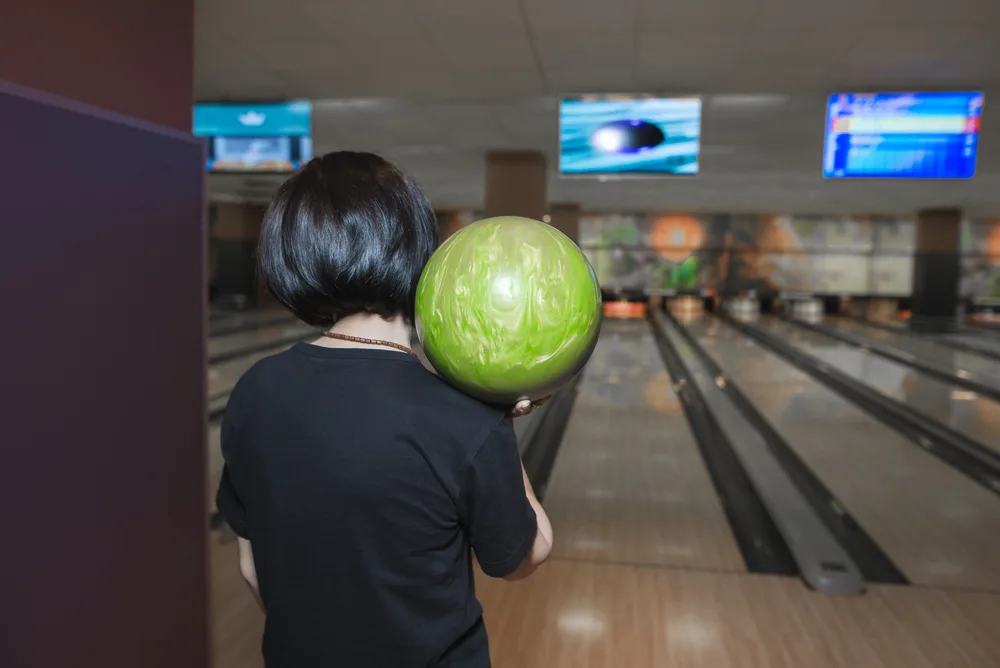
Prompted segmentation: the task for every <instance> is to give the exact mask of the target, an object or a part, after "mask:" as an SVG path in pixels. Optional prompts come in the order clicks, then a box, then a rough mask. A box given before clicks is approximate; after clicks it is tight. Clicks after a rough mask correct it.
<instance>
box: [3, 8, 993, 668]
mask: <svg viewBox="0 0 1000 668" xmlns="http://www.w3.org/2000/svg"><path fill="white" fill-rule="evenodd" d="M4 14H5V16H4V20H3V21H2V23H0V45H2V46H0V118H2V119H3V120H4V122H3V123H2V124H0V127H2V128H3V132H4V134H3V135H2V136H3V143H4V146H5V148H6V149H7V151H8V156H7V161H6V162H7V165H8V166H9V169H8V170H6V172H5V178H4V179H3V180H0V182H2V188H3V191H2V192H3V195H4V196H3V198H2V200H0V201H3V202H4V204H3V209H2V210H3V220H4V223H5V230H6V231H7V236H6V240H5V243H4V244H3V246H4V249H5V252H4V253H3V255H2V256H0V260H2V261H0V271H2V272H3V273H2V274H0V278H2V280H3V283H4V285H7V286H9V287H8V293H7V294H8V298H9V303H8V305H7V307H8V308H7V309H6V310H5V313H7V314H8V319H7V321H6V323H7V326H6V327H4V328H2V329H0V331H2V336H3V338H2V342H3V350H4V351H5V355H4V365H5V373H4V376H5V378H9V379H10V382H9V383H8V384H7V385H8V387H9V388H10V389H9V392H10V398H9V399H8V400H7V401H5V402H2V405H3V408H2V409H0V410H2V413H0V425H2V426H0V430H2V431H0V442H3V444H4V451H5V453H6V454H8V457H7V459H6V461H7V464H6V465H5V466H2V467H0V495H2V496H0V499H2V500H3V506H4V507H5V508H6V509H7V511H6V512H4V513H0V534H2V535H3V536H4V537H5V538H6V539H7V540H5V543H8V542H9V544H10V545H11V546H13V548H14V549H12V550H7V551H6V552H7V554H5V555H4V557H3V558H2V561H0V564H2V565H3V568H4V571H5V572H6V573H8V576H9V577H8V578H6V579H7V580H9V584H8V583H5V589H7V594H5V595H4V596H0V615H2V619H0V626H2V627H3V628H5V629H7V630H8V632H7V633H5V634H4V638H3V642H2V643H0V664H3V665H12V666H18V667H20V666H55V665H61V664H64V663H66V662H70V661H73V662H76V663H87V662H90V661H91V660H94V661H97V660H98V657H100V658H99V660H100V661H101V663H102V664H103V665H108V666H118V665H122V666H125V665H129V666H134V665H136V663H139V664H142V665H145V666H150V667H152V666H178V665H184V666H192V667H196V666H207V665H214V666H218V667H220V668H226V667H229V666H240V667H246V666H256V665H261V659H260V656H259V655H260V651H259V647H260V634H261V630H262V624H263V619H262V616H261V614H260V612H259V611H258V609H257V607H256V605H255V603H254V602H253V600H252V598H251V596H250V594H249V592H248V591H247V590H246V587H245V586H244V584H243V582H242V581H241V579H240V576H239V572H238V568H237V563H236V552H235V550H236V547H235V538H234V536H233V535H232V533H231V532H230V531H229V529H228V527H226V526H225V524H224V522H223V521H222V520H221V518H220V517H219V515H218V514H217V513H216V511H215V507H214V501H213V496H214V489H215V486H216V485H217V482H218V477H219V475H220V473H221V466H222V461H221V453H220V451H219V429H220V424H221V419H222V417H223V415H224V413H225V408H226V402H227V399H228V396H229V393H230V391H231V390H232V388H233V386H234V385H235V383H236V382H237V380H238V379H239V377H240V376H241V375H242V374H243V373H244V372H246V371H247V370H248V369H249V368H250V367H251V366H252V365H253V364H254V363H255V362H256V361H258V360H260V359H261V358H263V357H266V356H268V355H271V354H274V353H276V352H279V351H281V350H284V349H285V348H287V347H288V346H290V345H293V344H294V343H297V342H299V341H303V340H309V339H311V338H313V337H315V336H316V335H317V332H316V331H315V330H314V329H313V328H311V327H308V326H306V325H305V324H303V323H300V322H298V321H296V320H295V318H294V317H293V316H291V315H290V314H289V313H288V312H286V311H284V310H283V309H282V308H281V307H280V306H279V305H278V304H277V303H276V302H275V301H274V300H273V298H271V297H270V296H269V295H268V294H267V292H266V290H265V289H264V287H263V286H262V285H261V284H260V282H259V280H258V278H257V269H256V263H257V257H256V244H257V239H258V236H259V232H260V226H261V221H262V217H263V214H264V211H265V209H266V207H267V204H268V202H269V201H270V199H271V198H272V197H273V195H274V193H275V191H276V189H277V187H278V186H279V185H280V184H281V182H282V181H283V180H284V179H285V178H287V177H288V175H289V174H291V173H293V172H294V171H295V170H296V169H298V168H299V167H300V166H301V165H302V164H304V162H306V161H308V160H309V159H310V158H311V157H313V156H319V155H322V154H323V153H326V152H329V151H336V150H358V151H371V152H375V153H378V154H380V155H383V156H385V157H387V158H389V159H391V160H393V161H394V162H396V163H397V164H398V165H399V166H400V167H401V168H402V169H403V170H404V171H406V172H407V173H408V174H410V175H411V176H412V177H413V178H414V179H415V180H416V181H417V182H418V183H419V184H420V185H421V187H422V188H424V190H425V191H426V192H427V194H428V195H429V197H430V198H431V200H432V203H433V205H434V208H435V210H436V212H437V215H438V219H439V222H440V225H441V236H442V239H444V238H446V237H447V236H449V235H450V234H453V233H454V232H456V231H457V230H459V229H461V228H462V227H463V226H465V225H468V224H469V223H471V222H473V221H475V220H478V219H481V218H484V217H488V216H495V215H520V216H527V217H530V218H535V219H538V220H542V221H544V222H546V223H548V224H551V225H552V226H554V227H555V228H557V229H559V230H560V231H562V232H564V233H565V234H567V235H568V236H569V237H570V238H572V239H573V240H574V241H575V242H576V243H577V244H579V246H580V247H581V249H582V250H583V252H584V253H585V254H586V256H587V257H588V259H589V260H590V262H591V264H592V265H593V267H594V270H595V273H596V274H597V277H598V279H599V281H600V283H601V286H602V289H603V294H604V302H605V303H604V310H605V323H604V328H603V333H602V337H601V341H600V343H599V344H598V347H597V350H596V352H595V354H594V357H593V358H592V360H591V362H590V364H589V365H588V367H587V368H586V369H585V371H584V373H583V375H582V376H581V377H580V378H579V379H578V380H577V382H575V383H573V384H571V385H570V386H568V387H566V388H565V389H564V390H562V391H561V392H560V393H559V394H558V395H557V396H556V397H555V398H554V399H553V401H552V402H550V404H548V405H546V407H545V408H544V409H542V410H540V411H537V412H536V413H534V414H532V415H531V416H530V417H528V418H525V419H523V420H519V421H518V425H517V433H518V438H519V443H520V448H521V452H522V457H523V459H524V462H525V467H526V469H527V470H528V472H529V475H530V477H531V478H532V482H533V484H534V485H535V487H536V489H537V490H538V491H539V495H540V497H541V499H542V502H543V504H544V505H545V506H546V508H547V510H548V512H549V514H550V516H551V518H552V521H553V524H554V527H555V534H556V545H555V550H554V557H553V559H552V562H551V563H550V564H548V565H547V566H546V567H545V569H544V570H543V571H541V572H540V573H539V574H538V575H537V576H536V577H534V578H532V579H531V580H529V581H526V582H523V583H518V584H506V583H496V582H491V581H487V580H486V579H485V578H481V579H480V582H479V595H480V597H481V599H482V600H483V603H484V607H485V609H486V622H487V626H488V628H489V631H490V636H491V645H492V652H493V659H494V663H495V664H496V665H498V666H517V667H518V668H531V667H534V666H539V667H541V666H545V667H547V668H548V667H555V666H593V667H597V666H608V667H611V666H614V667H615V668H617V667H618V666H671V667H674V666H678V667H680V666H699V667H701V666H707V665H711V666H719V667H722V666H741V667H745V666H754V667H758V666H759V667H761V668H764V667H767V668H778V667H784V666H788V667H797V666H815V667H817V668H820V667H824V668H825V667H828V666H829V667H833V666H837V667H840V666H843V667H850V668H860V667H867V666H871V667H873V668H882V667H899V668H917V667H920V668H923V667H927V668H940V667H942V666H955V667H958V666H963V667H964V666H968V667H970V668H988V667H989V666H1000V639H998V637H997V635H996V633H995V627H996V624H997V622H998V621H1000V498H998V495H1000V198H998V194H997V193H1000V129H998V123H1000V121H995V120H994V114H993V113H992V111H991V110H992V106H991V105H992V102H991V101H992V99H993V96H994V95H996V94H998V91H1000V57H998V56H1000V52H998V47H997V46H996V40H995V38H994V33H995V32H996V29H997V27H998V26H1000V5H998V4H997V3H995V2H992V1H991V0H953V1H952V2H948V3H941V2H933V1H931V0H907V1H906V2H904V1H903V0H871V1H869V2H861V0H842V2H839V3H836V4H834V5H831V4H828V3H820V2H816V1H815V0H797V1H792V0H742V1H737V0H699V1H697V2H695V1H693V0H622V1H621V2H610V1H609V0H575V1H570V0H465V1H464V2H456V1H455V0H367V1H366V2H361V1H360V0H332V1H328V2H321V1H319V0H283V1H282V2H278V1H277V0H240V1H239V2H237V1H236V0H197V1H196V2H193V3H192V2H176V1H171V2H168V1H167V0H151V1H150V2H147V3H142V4H132V3H126V2H124V0H92V2H90V3H86V6H82V5H77V4H75V3H71V2H68V1H67V0H45V1H43V2H40V3H33V4H28V3H23V2H22V3H21V4H18V3H16V2H14V3H13V4H12V6H11V8H10V10H9V11H7V10H6V9H5V12H4ZM418 344H419V342H417V341H415V345H418ZM54 519H57V520H60V521H53V520H54ZM317 530H322V528H321V527H317ZM54 638H55V639H57V640H58V641H57V642H53V639H54Z"/></svg>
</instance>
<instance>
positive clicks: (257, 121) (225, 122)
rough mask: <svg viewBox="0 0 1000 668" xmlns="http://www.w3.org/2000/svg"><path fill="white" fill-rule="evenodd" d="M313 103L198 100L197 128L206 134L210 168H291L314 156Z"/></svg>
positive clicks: (223, 169)
mask: <svg viewBox="0 0 1000 668" xmlns="http://www.w3.org/2000/svg"><path fill="white" fill-rule="evenodd" d="M311 121H312V105H311V104H310V103H309V102H305V101H296V102H285V103H270V104H264V103H246V104H227V103H223V104H198V105H195V108H194V134H195V135H197V136H200V137H205V138H206V139H207V142H208V146H207V149H208V150H207V162H208V164H207V168H208V171H210V172H278V173H282V172H291V171H294V170H296V169H299V168H300V167H302V165H303V164H305V163H306V162H308V161H309V160H311V159H312V154H313V153H312V136H311Z"/></svg>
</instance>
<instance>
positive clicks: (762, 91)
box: [195, 0, 1000, 212]
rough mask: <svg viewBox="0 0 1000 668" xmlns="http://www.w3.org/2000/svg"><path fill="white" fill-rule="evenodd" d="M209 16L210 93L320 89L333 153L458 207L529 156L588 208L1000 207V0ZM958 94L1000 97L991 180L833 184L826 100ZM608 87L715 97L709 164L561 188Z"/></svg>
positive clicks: (322, 130) (201, 92)
mask: <svg viewBox="0 0 1000 668" xmlns="http://www.w3.org/2000/svg"><path fill="white" fill-rule="evenodd" d="M196 11H197V30H196V55H195V59H196V93H197V95H198V96H199V97H201V98H226V99H235V98H269V97H283V96H284V97H299V96H302V97H309V98H311V99H313V100H314V101H315V114H314V116H315V120H314V135H315V141H316V146H317V149H319V150H321V151H322V150H335V149H340V148H351V149H355V150H374V151H378V152H381V153H384V154H386V155H388V156H390V157H392V158H393V159H395V160H398V161H399V162H400V164H401V165H402V166H403V167H404V168H405V169H407V170H408V171H411V172H412V173H413V175H414V177H415V178H416V179H417V180H418V181H419V182H420V183H421V184H423V185H424V186H425V187H426V188H427V190H428V192H429V193H430V194H431V195H432V196H433V197H434V198H435V200H436V201H437V202H438V203H439V204H440V205H442V206H448V205H454V206H470V207H477V206H479V205H480V204H481V202H482V196H483V183H484V173H483V170H484V159H485V158H484V156H485V154H486V152H487V151H488V150H491V149H532V150H539V151H543V152H544V153H545V154H546V155H548V156H549V161H550V173H551V180H550V197H551V198H552V199H560V200H566V201H579V202H580V203H582V204H583V205H584V206H585V207H587V208H590V209H643V208H657V209H663V208H680V209H693V210H703V211H713V210H714V211H718V210H796V211H816V212H851V211H870V212H905V211H912V210H913V209H915V208H917V207H919V206H929V205H935V204H939V205H940V204H948V203H957V204H963V205H964V206H966V207H967V208H968V209H969V210H971V211H980V212H990V211H992V212H997V211H1000V197H998V196H997V195H996V193H998V192H1000V131H997V130H996V129H995V128H993V127H992V125H991V122H990V119H991V118H992V116H991V109H992V106H991V103H990V102H989V100H990V99H992V97H993V91H997V92H998V94H1000V46H998V44H997V40H996V37H995V31H996V26H997V25H998V24H1000V1H997V0H949V1H948V2H941V1H940V0H878V1H873V0H839V1H838V2H837V3H830V2H826V1H820V0H623V1H621V2H613V1H612V0H520V1H518V0H463V1H462V2H456V0H198V1H197V5H196ZM952 86H953V87H962V88H976V89H985V90H987V106H986V123H985V126H984V130H983V135H982V147H981V158H980V164H979V173H978V175H977V178H976V179H974V180H972V181H968V182H960V183H952V182H944V183H937V182H920V183H909V182H886V181H878V182H860V181H852V182H844V181H826V180H824V179H823V178H822V176H821V174H820V156H821V152H822V140H823V137H822V127H823V122H824V114H825V99H826V95H827V94H828V93H829V92H831V91H835V90H866V89H867V90H872V89H901V88H904V89H921V88H925V89H926V88H930V89H933V88H939V87H952ZM600 91H609V92H630V91H632V92H666V93H698V94H706V95H707V97H706V102H705V118H704V124H703V130H702V140H703V143H704V154H703V156H702V161H701V162H702V173H701V174H700V175H699V176H698V177H696V178H693V179H672V180H666V181H664V180H652V181H650V180H644V181H608V182H605V183H602V182H599V181H595V180H562V179H559V178H558V176H557V175H556V173H555V170H556V167H557V166H556V150H555V149H556V146H557V143H558V120H557V106H558V105H557V102H558V96H559V95H562V94H568V93H582V92H600ZM717 94H724V95H717ZM994 138H995V139H994ZM241 178H243V177H239V176H237V177H231V178H221V179H216V178H214V177H213V178H212V179H211V180H210V190H211V192H212V193H213V196H216V197H222V196H230V197H232V196H238V193H240V192H243V193H246V192H250V191H251V189H249V188H248V187H247V186H246V185H245V184H243V183H242V182H241ZM279 181H280V179H278V178H272V179H271V180H270V181H269V182H270V183H272V184H273V185H276V184H277V183H278V182H279ZM263 190H264V191H265V192H266V190H267V186H266V185H265V186H264V188H263ZM252 192H255V193H260V192H261V188H260V186H259V185H257V186H254V187H253V189H252ZM254 196H255V197H256V196H258V195H254Z"/></svg>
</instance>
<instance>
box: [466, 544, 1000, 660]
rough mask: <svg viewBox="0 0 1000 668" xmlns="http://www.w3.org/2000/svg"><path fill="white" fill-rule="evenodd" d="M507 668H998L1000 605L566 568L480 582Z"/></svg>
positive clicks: (497, 653)
mask: <svg viewBox="0 0 1000 668" xmlns="http://www.w3.org/2000/svg"><path fill="white" fill-rule="evenodd" d="M479 592H480V596H481V598H482V600H483V603H484V606H485V609H486V621H487V627H488V628H489V630H490V634H491V635H490V637H491V645H492V654H493V657H494V664H495V665H496V666H497V668H620V667H623V666H629V667H635V668H706V667H710V668H945V667H948V668H960V667H961V668H995V667H997V666H1000V634H997V633H996V622H997V620H998V619H1000V596H998V595H995V594H982V593H971V592H954V591H935V590H929V589H920V588H915V587H893V586H886V587H873V588H871V589H870V590H869V592H868V593H867V594H865V595H864V596H860V597H843V598H839V597H830V596H825V595H822V594H817V593H815V592H813V591H810V590H808V589H807V588H806V587H805V586H804V585H803V584H802V582H801V581H800V580H797V579H793V578H780V577H773V576H760V575H749V574H745V573H744V574H738V573H709V572H699V571H690V570H689V571H682V570H674V569H658V568H650V567H631V566H620V565H612V564H596V563H583V562H559V561H556V562H554V563H551V564H548V565H546V566H545V567H544V568H543V570H542V571H540V572H539V573H538V574H536V576H535V577H534V578H532V579H530V580H527V581H525V582H522V583H517V584H508V583H502V582H496V581H487V580H486V579H485V578H483V579H481V581H480V583H479Z"/></svg>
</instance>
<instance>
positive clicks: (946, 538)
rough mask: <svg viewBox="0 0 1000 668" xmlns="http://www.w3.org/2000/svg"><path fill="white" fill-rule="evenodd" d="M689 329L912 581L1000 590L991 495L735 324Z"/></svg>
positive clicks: (997, 506)
mask: <svg viewBox="0 0 1000 668" xmlns="http://www.w3.org/2000/svg"><path fill="white" fill-rule="evenodd" d="M688 330H689V331H690V332H691V333H692V334H693V335H694V337H695V339H696V340H698V342H699V343H700V344H701V345H702V346H703V347H704V348H705V350H706V351H707V352H708V354H709V355H711V356H712V357H713V358H714V359H715V361H716V362H717V363H718V364H719V365H720V366H721V367H722V368H723V369H724V370H725V373H726V374H727V375H728V376H729V378H730V379H732V381H733V382H734V383H735V384H736V385H737V386H738V387H739V388H740V389H741V390H743V392H744V393H745V394H746V395H747V396H748V397H749V398H750V400H751V401H752V402H753V404H754V406H755V407H756V408H757V409H758V410H759V411H760V412H761V413H762V414H763V415H764V417H765V418H766V419H767V420H768V421H769V422H770V423H771V424H772V425H773V426H774V428H775V429H776V430H777V431H778V433H779V434H781V436H782V437H783V438H784V439H785V440H786V441H787V442H788V444H789V446H790V447H791V448H792V449H793V450H794V451H795V452H796V453H797V454H798V455H799V457H801V458H802V460H803V461H804V462H805V463H806V465H807V466H809V467H810V469H812V471H813V472H814V473H815V474H816V475H817V476H818V477H819V478H820V479H821V480H822V481H823V483H824V484H826V485H827V486H828V487H829V489H830V490H831V492H833V494H834V496H836V497H837V498H838V500H839V501H840V502H841V503H842V504H843V505H844V506H845V507H846V509H847V510H848V511H849V512H850V513H851V514H852V515H853V516H854V518H855V519H856V520H857V521H858V523H859V524H860V525H861V526H862V527H863V528H864V529H865V531H867V532H868V534H869V535H870V536H871V537H872V539H874V540H875V542H876V543H878V545H879V546H880V547H881V548H882V549H883V550H884V551H885V552H886V554H888V555H889V558H890V559H892V560H893V561H894V562H895V564H896V565H897V567H899V568H900V570H902V571H903V573H904V574H905V575H906V576H907V577H908V578H910V580H911V581H913V582H915V583H918V584H924V585H935V586H947V587H963V588H973V589H984V590H991V591H1000V559H997V555H998V554H1000V501H998V500H997V499H996V497H995V496H994V495H992V494H991V493H990V492H988V491H986V490H985V489H984V488H982V487H980V486H979V485H976V484H975V483H973V482H972V481H971V480H969V479H968V478H966V477H965V476H963V475H962V474H961V473H959V472H958V471H956V470H955V469H953V468H951V467H949V466H948V465H946V464H944V463H943V462H941V461H940V460H938V459H937V458H935V457H934V456H932V455H930V454H928V453H927V452H925V451H923V450H921V449H920V448H918V447H916V446H914V445H913V444H912V443H910V442H909V441H908V440H906V439H905V438H903V437H902V436H901V435H899V434H898V433H897V432H895V431H893V430H892V429H890V428H889V427H887V426H885V425H884V424H882V423H881V422H879V421H878V420H876V419H875V418H873V417H871V416H870V415H868V414H867V413H865V412H864V411H862V410H861V409H860V408H858V407H857V406H855V405H854V404H853V403H851V402H850V401H848V400H847V399H844V398H843V397H841V396H840V395H838V394H837V393H836V392H834V391H833V390H831V389H829V388H827V387H826V386H824V385H822V384H821V383H819V382H817V381H816V380H814V379H813V378H812V377H811V376H809V375H808V374H807V373H805V372H804V371H801V370H800V369H798V368H797V367H795V366H794V365H793V364H791V363H789V362H786V361H785V360H784V359H782V358H781V357H779V356H777V355H776V354H774V353H771V352H770V351H768V350H767V349H765V348H762V347H760V346H758V345H757V344H756V343H755V342H754V341H753V340H751V339H749V338H747V337H745V336H743V335H742V334H740V333H739V332H738V331H737V330H735V329H734V328H732V327H730V326H729V325H726V324H724V323H722V322H721V321H719V320H716V319H713V320H711V321H702V322H700V323H696V324H693V325H691V326H689V327H688ZM929 490H933V493H928V492H929Z"/></svg>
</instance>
